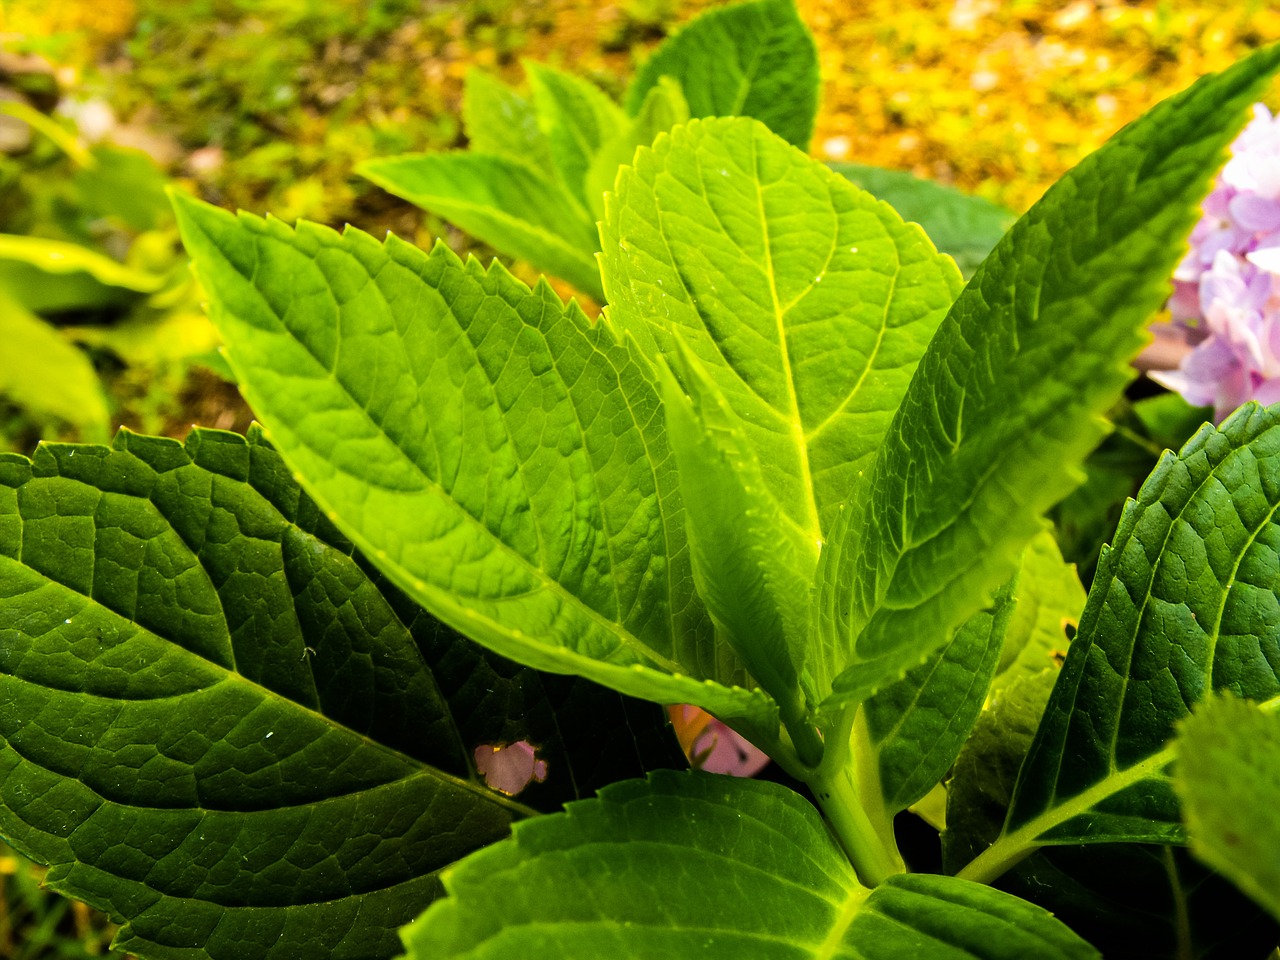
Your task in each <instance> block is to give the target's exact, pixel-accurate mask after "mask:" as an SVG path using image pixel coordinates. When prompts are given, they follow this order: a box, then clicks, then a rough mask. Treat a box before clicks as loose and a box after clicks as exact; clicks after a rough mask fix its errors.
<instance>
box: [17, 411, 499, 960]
mask: <svg viewBox="0 0 1280 960" xmlns="http://www.w3.org/2000/svg"><path fill="white" fill-rule="evenodd" d="M286 511H287V512H289V514H291V515H289V516H287V515H286V513H285V512H286ZM317 523H318V525H319V526H320V527H321V528H326V529H329V530H330V531H331V528H329V527H328V526H327V524H325V523H324V522H323V520H321V519H320V518H319V517H318V516H317V515H316V513H315V510H314V507H312V506H311V505H310V504H308V503H305V502H300V498H299V496H298V491H297V488H296V486H294V485H293V484H292V483H291V481H290V480H289V478H288V475H287V473H285V472H284V470H283V465H282V464H281V462H280V461H279V458H278V457H277V456H276V455H275V454H274V452H273V451H271V450H270V449H269V448H267V447H265V446H264V445H261V444H259V443H258V442H257V441H256V439H255V438H252V437H251V438H250V439H249V440H248V441H246V440H245V438H243V437H239V436H237V435H232V434H222V433H217V432H207V431H199V432H196V433H194V434H193V435H192V436H191V438H190V439H189V440H188V442H187V444H186V445H185V446H184V445H182V444H179V443H177V442H176V441H172V440H157V439H154V438H145V437H137V436H133V435H130V434H121V435H120V436H119V437H118V438H117V440H116V443H115V446H114V448H112V449H109V448H107V447H91V446H73V445H47V446H43V447H41V448H40V449H39V450H38V451H37V453H36V456H35V459H34V461H27V460H26V459H25V458H22V457H18V456H16V455H3V456H0V637H3V638H4V642H3V643H0V835H3V836H4V837H5V838H6V839H7V840H9V841H10V842H11V843H12V844H13V845H14V846H15V847H16V848H17V849H19V850H20V851H22V852H24V853H25V854H27V855H28V856H31V857H33V858H35V859H37V860H39V861H40V862H42V863H46V864H50V865H51V869H50V871H49V874H48V878H47V884H48V885H49V886H50V887H52V888H53V889H54V890H57V891H58V892H60V893H64V894H66V895H68V896H72V897H75V898H77V899H82V900H86V901H88V902H89V903H91V904H93V905H95V906H97V907H99V908H101V909H103V910H106V911H108V912H109V913H110V914H111V915H112V916H113V917H114V918H115V919H116V920H117V922H122V923H125V924H126V925H125V927H124V928H123V929H122V931H121V934H120V936H119V938H118V945H119V946H121V947H122V948H124V949H127V950H129V951H130V952H132V953H136V954H138V955H140V956H142V957H146V958H157V960H177V958H190V957H193V956H201V957H209V958H213V960H265V958H280V960H285V958H299V960H301V958H304V957H315V956H324V957H334V958H349V960H355V958H389V957H391V956H394V955H395V953H396V949H395V947H396V937H395V931H396V929H397V927H398V926H399V925H400V924H402V923H404V922H405V921H406V920H407V919H409V918H410V917H412V916H414V915H415V914H416V913H417V912H419V911H420V910H421V909H422V907H423V906H424V904H426V903H428V902H430V900H431V899H432V898H433V897H435V896H436V895H438V893H439V882H438V879H437V872H438V871H439V870H440V869H441V868H442V867H444V866H446V865H447V864H449V863H451V862H452V861H454V860H456V859H457V858H459V857H461V856H463V855H464V854H466V853H469V852H470V851H472V850H474V849H476V848H477V847H480V846H483V845H485V844H487V843H492V842H493V841H495V840H497V839H499V838H501V837H503V836H505V835H506V833H507V830H508V826H509V823H510V821H511V820H512V819H513V817H515V816H517V815H518V814H519V811H520V808H519V807H518V806H516V805H513V804H512V803H510V802H509V801H508V800H506V798H504V797H500V796H498V795H497V794H494V793H492V792H490V791H488V790H487V789H486V788H485V787H484V786H483V785H481V784H480V783H479V782H478V781H477V780H476V779H475V777H474V774H473V772H472V771H471V761H470V757H469V753H468V751H469V749H470V744H465V743H464V742H463V741H462V740H461V738H460V734H459V727H458V726H457V725H456V723H455V721H454V720H453V718H452V716H451V713H450V705H449V703H448V702H446V696H445V694H444V693H442V691H441V689H440V688H439V687H438V686H437V684H436V682H435V680H434V678H433V676H432V674H431V673H430V671H429V670H428V669H427V667H426V666H425V665H424V663H423V660H422V658H421V655H420V654H419V651H418V648H417V646H416V645H415V638H414V637H413V636H412V635H411V634H410V632H409V630H408V629H407V628H406V626H405V625H404V624H403V623H402V622H401V620H400V619H399V618H398V617H397V615H396V613H395V612H394V611H393V609H392V607H391V606H390V604H389V603H388V600H387V599H386V597H385V596H384V594H383V593H381V592H380V590H379V589H378V588H377V587H375V585H374V584H373V583H372V581H371V580H370V579H369V577H368V576H367V575H366V574H365V573H364V572H363V571H362V570H361V569H360V567H359V566H358V564H357V562H356V561H355V560H354V559H353V558H352V557H351V555H350V552H349V546H348V547H347V549H346V550H345V551H344V550H343V549H342V548H340V547H339V548H335V547H333V546H331V545H330V543H329V542H326V541H325V540H323V539H321V538H320V536H318V535H317V534H315V533H314V532H312V531H313V530H314V529H315V528H316V526H317ZM331 532H332V535H333V536H336V531H331ZM459 642H462V641H459Z"/></svg>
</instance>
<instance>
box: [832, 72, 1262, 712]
mask: <svg viewBox="0 0 1280 960" xmlns="http://www.w3.org/2000/svg"><path fill="white" fill-rule="evenodd" d="M1277 65H1280V47H1274V48H1270V49H1267V50H1263V51H1260V52H1259V53H1257V54H1255V55H1254V56H1252V57H1250V58H1249V59H1247V60H1244V61H1242V62H1241V63H1239V64H1237V65H1236V66H1234V67H1232V68H1230V69H1229V70H1226V71H1224V72H1223V73H1221V74H1218V75H1215V76H1211V77H1207V78H1205V79H1204V80H1201V81H1200V82H1199V83H1197V84H1196V85H1195V86H1193V87H1191V88H1190V89H1189V90H1187V91H1184V92H1183V93H1181V94H1178V95H1177V96H1175V97H1172V98H1171V99H1169V100H1166V101H1165V102H1164V103H1162V104H1160V105H1158V106H1156V107H1155V108H1154V109H1152V110H1151V111H1150V112H1148V113H1147V114H1146V115H1145V116H1144V117H1142V118H1141V119H1139V120H1137V121H1135V122H1134V123H1131V124H1129V126H1127V127H1125V128H1124V130H1122V131H1121V132H1120V133H1119V134H1117V135H1116V136H1115V137H1114V138H1112V139H1111V140H1110V141H1109V142H1108V143H1107V144H1106V145H1105V146H1104V147H1103V148H1102V149H1101V150H1099V151H1098V152H1097V153H1094V154H1093V155H1091V156H1090V157H1088V158H1086V159H1085V160H1084V161H1083V162H1082V163H1081V164H1080V165H1079V166H1077V167H1076V168H1075V169H1074V170H1072V171H1071V172H1070V173H1068V174H1067V175H1066V176H1065V177H1064V178H1063V179H1062V180H1060V181H1058V183H1056V184H1055V185H1054V186H1053V187H1052V188H1051V189H1050V190H1049V192H1048V193H1046V194H1045V196H1044V197H1043V198H1042V199H1041V200H1040V202H1039V203H1037V204H1036V206H1035V207H1033V208H1032V209H1031V211H1030V212H1029V213H1028V214H1027V215H1026V216H1024V217H1023V218H1022V219H1021V220H1019V221H1018V223H1017V224H1016V225H1015V226H1014V228H1013V229H1012V230H1011V231H1010V232H1009V233H1008V234H1006V235H1005V237H1004V239H1003V240H1001V241H1000V243H999V244H998V245H997V246H996V248H995V250H994V251H993V252H992V254H991V256H989V257H988V258H987V259H986V261H984V262H983V264H982V266H981V267H980V268H979V269H978V272H977V273H976V274H975V275H974V277H973V279H972V280H971V281H970V282H969V284H968V286H966V287H965V289H964V292H963V293H961V295H960V297H959V298H958V299H957V300H956V302H955V305H954V306H953V307H952V308H951V311H950V312H949V313H948V315H947V318H946V320H945V322H944V323H943V324H942V326H941V328H940V329H939V330H938V334H937V336H936V337H934V339H933V341H932V342H931V343H930V344H929V349H928V351H927V352H926V354H925V356H924V358H923V359H922V360H921V361H920V364H919V366H918V367H917V368H916V372H915V378H914V379H913V380H912V382H911V386H910V388H909V390H908V391H907V394H906V396H905V398H904V399H903V402H902V405H901V406H900V407H899V408H898V411H897V414H896V415H895V417H894V419H893V423H892V425H891V426H890V427H889V430H888V433H887V435H886V437H885V441H884V444H883V446H882V448H881V451H880V455H879V457H878V458H877V459H876V462H875V466H874V470H873V471H869V472H868V474H867V476H866V477H865V478H864V481H863V482H862V484H861V485H860V486H859V487H858V488H857V489H856V490H851V491H848V496H849V497H850V500H849V508H848V509H846V510H845V511H844V513H843V514H842V519H841V526H840V528H839V529H837V530H836V531H835V532H833V533H832V534H831V535H830V536H829V537H828V543H827V547H826V548H825V550H824V556H823V563H824V571H823V572H822V581H821V583H820V586H819V626H820V629H821V635H822V642H823V652H822V654H821V655H820V657H818V658H815V659H823V658H825V659H827V660H828V662H830V663H831V669H832V671H834V672H838V673H839V676H838V678H837V680H836V681H835V684H834V686H835V689H836V694H835V696H834V697H833V699H832V705H834V704H835V703H837V702H839V701H842V700H859V699H861V698H863V697H865V696H867V695H868V694H870V693H872V692H874V691H875V690H876V689H877V688H878V687H880V686H882V685H883V684H884V683H886V682H888V681H890V680H892V679H893V678H895V677H897V676H898V675H900V673H901V671H902V670H903V669H904V668H906V667H909V666H911V665H913V664H915V663H918V662H920V660H921V659H922V658H923V657H924V656H925V655H927V654H928V652H929V651H930V650H931V649H933V648H935V647H937V646H939V645H941V644H942V643H944V642H946V640H947V639H948V637H949V636H950V635H951V633H952V631H954V630H955V629H956V628H957V627H958V626H959V624H961V623H963V622H964V621H965V620H966V619H968V618H969V617H970V616H971V615H972V614H973V613H974V612H975V610H977V609H981V608H982V607H983V606H985V605H987V604H988V603H989V602H990V598H991V595H992V592H993V591H994V590H995V589H996V587H997V586H999V584H1000V583H1002V582H1004V581H1005V580H1007V579H1008V578H1009V577H1010V576H1011V575H1012V574H1013V572H1014V570H1015V569H1016V566H1017V562H1018V557H1019V556H1020V554H1021V552H1022V550H1023V548H1024V547H1025V546H1026V544H1027V543H1028V542H1029V541H1030V540H1031V539H1032V538H1033V537H1034V536H1035V535H1036V533H1038V532H1039V531H1040V529H1041V527H1042V524H1043V521H1042V520H1041V517H1042V515H1043V514H1044V512H1045V511H1046V510H1047V509H1048V508H1049V507H1051V506H1052V505H1053V504H1054V503H1056V502H1057V501H1058V500H1060V499H1061V498H1062V497H1063V496H1064V495H1065V494H1066V493H1067V492H1069V491H1070V490H1071V489H1072V488H1073V487H1075V486H1076V485H1077V484H1078V482H1079V479H1080V471H1079V465H1080V464H1081V462H1082V461H1083V460H1084V458H1085V456H1086V455H1087V454H1088V452H1089V451H1090V450H1091V449H1092V448H1093V447H1094V446H1095V445H1096V444H1097V442H1098V441H1099V440H1100V439H1101V438H1102V436H1103V434H1104V432H1105V424H1104V422H1103V421H1102V419H1101V415H1102V413H1103V412H1105V411H1106V410H1107V409H1108V408H1109V407H1110V406H1111V405H1112V403H1114V402H1115V400H1116V398H1117V396H1118V395H1119V393H1120V390H1121V388H1122V387H1123V386H1124V384H1125V383H1126V382H1127V381H1128V380H1129V379H1130V377H1131V376H1132V370H1131V369H1130V367H1129V365H1128V361H1129V360H1130V359H1131V358H1132V357H1133V356H1134V355H1135V354H1136V353H1137V352H1138V350H1139V349H1140V347H1141V346H1142V343H1143V337H1144V327H1145V324H1146V322H1147V320H1148V318H1149V317H1150V316H1151V314H1152V313H1154V312H1155V311H1156V310H1158V309H1159V308H1160V306H1161V305H1162V303H1163V302H1164V300H1165V299H1166V297H1167V295H1168V289H1169V277H1170V275H1171V274H1172V272H1173V269H1174V267H1175V266H1176V264H1177V262H1178V258H1179V257H1180V256H1181V255H1182V250H1183V247H1184V241H1185V238H1186V236H1187V234H1188V233H1189V232H1190V230H1191V227H1192V226H1193V225H1194V224H1195V222H1196V221H1197V219H1198V217H1199V216H1200V211H1199V204H1200V201H1201V199H1202V198H1203V196H1204V194H1205V193H1206V191H1207V189H1208V186H1209V182H1210V180H1211V178H1212V176H1213V175H1214V173H1215V172H1216V170H1217V169H1218V168H1219V167H1220V166H1221V164H1222V160H1223V155H1224V151H1225V149H1226V147H1227V145H1228V144H1229V143H1230V142H1231V139H1232V137H1233V136H1234V135H1235V132H1236V130H1238V129H1239V126H1240V124H1241V122H1242V121H1243V119H1244V116H1245V108H1246V107H1247V106H1248V105H1249V104H1251V103H1252V102H1253V101H1254V100H1256V99H1257V98H1258V96H1259V94H1260V91H1261V90H1262V89H1263V88H1264V86H1265V84H1266V81H1267V79H1268V78H1269V76H1270V74H1271V72H1272V71H1273V70H1274V69H1275V68H1276V67H1277Z"/></svg>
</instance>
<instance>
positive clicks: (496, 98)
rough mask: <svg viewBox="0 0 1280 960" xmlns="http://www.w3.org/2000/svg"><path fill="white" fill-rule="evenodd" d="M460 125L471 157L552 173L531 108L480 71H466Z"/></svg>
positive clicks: (547, 147) (548, 149)
mask: <svg viewBox="0 0 1280 960" xmlns="http://www.w3.org/2000/svg"><path fill="white" fill-rule="evenodd" d="M462 122H463V126H464V127H465V128H466V131H467V139H468V140H470V141H471V144H470V145H471V150H472V151H473V152H474V153H487V154H492V155H494V156H500V157H506V158H507V159H509V160H516V161H519V162H521V163H524V164H525V165H527V166H529V167H532V168H533V169H534V170H550V169H551V147H550V145H549V144H548V143H547V137H546V134H544V133H543V132H542V131H541V130H540V129H539V128H538V117H537V114H535V113H534V112H533V104H531V103H530V102H529V101H528V100H526V99H525V98H524V97H522V96H520V94H518V93H516V92H515V91H514V90H512V89H511V88H510V87H508V86H507V85H506V84H505V83H503V82H502V81H501V80H499V79H498V78H497V77H495V76H493V75H491V74H489V73H486V72H485V71H483V70H481V69H480V68H479V67H472V68H471V69H470V70H468V71H467V79H466V84H465V86H464V87H463V91H462Z"/></svg>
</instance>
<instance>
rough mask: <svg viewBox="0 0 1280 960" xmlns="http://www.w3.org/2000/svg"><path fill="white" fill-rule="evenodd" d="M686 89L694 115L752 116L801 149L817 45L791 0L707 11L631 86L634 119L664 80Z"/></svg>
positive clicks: (814, 98)
mask: <svg viewBox="0 0 1280 960" xmlns="http://www.w3.org/2000/svg"><path fill="white" fill-rule="evenodd" d="M664 76H665V77H672V78H674V79H675V80H676V81H677V82H678V83H679V84H680V87H681V89H682V90H683V91H684V95H685V98H686V99H687V100H688V102H689V113H690V116H693V117H739V116H743V117H755V118H756V119H758V120H761V121H763V122H764V123H765V125H766V126H768V127H769V129H771V130H772V131H773V132H774V133H776V134H778V136H780V137H782V138H783V139H784V140H786V141H788V142H789V143H793V144H795V145H796V146H797V147H800V148H801V149H802V150H806V149H808V147H809V138H810V137H811V136H812V135H813V122H814V117H815V116H816V115H817V112H818V95H819V79H818V49H817V47H816V45H815V44H814V42H813V37H812V35H810V33H809V29H808V28H807V27H806V26H805V25H804V22H803V21H802V20H801V19H800V15H799V14H798V13H797V12H796V5H795V2H794V0H752V2H747V3H738V4H734V5H732V6H727V7H721V8H719V9H715V10H709V11H707V12H706V13H703V14H701V15H700V16H698V17H696V18H695V19H693V20H691V21H690V22H689V23H688V24H686V25H685V26H684V27H683V28H682V29H681V30H679V31H677V32H676V33H675V34H674V35H672V36H671V37H670V38H669V39H667V40H666V41H665V42H664V43H663V44H662V45H661V46H660V47H658V49H657V51H655V52H654V54H653V56H651V57H650V58H649V59H648V60H647V61H645V63H644V65H643V66H642V67H641V68H640V71H639V72H638V73H637V74H636V76H635V78H634V79H633V80H632V82H631V86H630V87H629V88H628V90H627V96H626V106H627V112H628V113H630V114H631V115H632V116H634V115H635V114H636V113H638V112H639V110H640V106H641V104H642V103H644V98H645V97H646V96H647V95H648V93H649V91H650V90H651V89H652V88H653V87H654V86H656V85H657V84H658V82H659V80H660V79H661V78H662V77H664Z"/></svg>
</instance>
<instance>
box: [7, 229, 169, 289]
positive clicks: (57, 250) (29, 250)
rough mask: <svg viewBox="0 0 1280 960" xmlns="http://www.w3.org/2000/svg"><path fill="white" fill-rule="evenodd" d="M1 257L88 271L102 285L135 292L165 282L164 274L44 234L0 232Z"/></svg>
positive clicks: (55, 269) (48, 269) (59, 270)
mask: <svg viewBox="0 0 1280 960" xmlns="http://www.w3.org/2000/svg"><path fill="white" fill-rule="evenodd" d="M0 260H9V261H14V262H17V263H25V264H29V265H31V266H33V267H37V268H38V269H40V270H42V271H44V272H45V273H54V274H74V273H87V274H88V275H89V276H91V277H92V278H93V279H94V280H96V281H98V283H101V284H104V285H105V286H109V287H120V288H121V289H124V290H132V291H134V292H135V293H154V292H155V291H157V290H159V289H160V288H161V287H162V286H164V277H161V276H157V275H155V274H151V273H143V272H142V271H141V270H134V269H133V268H131V267H126V266H125V265H124V264H123V263H119V262H117V261H115V260H112V259H111V258H110V257H107V256H104V255H102V254H100V253H96V252H94V251H93V250H90V249H89V248H88V247H82V246H80V245H79V244H75V243H63V242H62V241H60V240H46V239H45V238H44V237H27V236H17V235H15V234H9V233H4V234H0Z"/></svg>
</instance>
